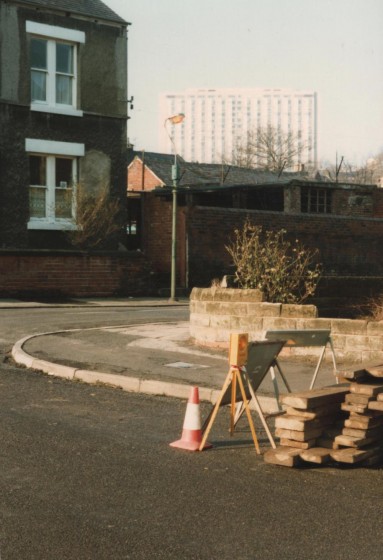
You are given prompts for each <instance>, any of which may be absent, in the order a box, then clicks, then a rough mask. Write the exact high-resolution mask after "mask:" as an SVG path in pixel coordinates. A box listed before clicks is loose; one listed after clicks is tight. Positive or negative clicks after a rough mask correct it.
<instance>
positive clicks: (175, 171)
mask: <svg viewBox="0 0 383 560" xmlns="http://www.w3.org/2000/svg"><path fill="white" fill-rule="evenodd" d="M184 118H185V115H184V114H183V113H179V114H178V115H174V116H173V117H169V118H168V119H166V120H165V124H164V127H165V130H166V132H167V134H168V136H169V139H170V141H171V143H172V146H173V150H174V164H173V165H172V184H173V188H172V255H171V272H170V300H169V301H177V298H176V276H177V266H176V256H177V186H178V180H179V167H178V162H177V149H176V145H175V143H174V140H173V138H172V137H171V135H170V134H169V131H168V129H167V127H166V125H167V123H171V124H173V125H175V124H180V123H182V122H183V120H184Z"/></svg>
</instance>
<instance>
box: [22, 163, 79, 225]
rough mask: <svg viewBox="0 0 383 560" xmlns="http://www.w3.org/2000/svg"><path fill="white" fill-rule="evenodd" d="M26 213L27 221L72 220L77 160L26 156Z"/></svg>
mask: <svg viewBox="0 0 383 560" xmlns="http://www.w3.org/2000/svg"><path fill="white" fill-rule="evenodd" d="M29 173H30V186H29V212H30V219H31V221H34V220H37V221H40V220H43V221H44V222H47V223H55V222H58V223H59V222H60V220H74V218H75V205H74V191H75V189H74V185H75V178H76V176H77V159H76V158H69V157H61V156H53V155H42V154H30V155H29Z"/></svg>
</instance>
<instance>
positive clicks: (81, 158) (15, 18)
mask: <svg viewBox="0 0 383 560" xmlns="http://www.w3.org/2000/svg"><path fill="white" fill-rule="evenodd" d="M128 25H129V24H128V23H127V22H125V21H124V20H123V19H122V18H120V17H119V16H118V15H117V14H115V13H114V12H113V11H112V10H110V9H109V8H108V7H107V6H106V5H105V4H104V3H103V2H101V1H100V0H92V1H89V0H17V1H16V0H2V1H1V3H0V61H1V66H0V72H1V74H0V202H1V204H0V293H1V294H13V293H21V292H28V291H29V292H39V291H40V292H44V291H45V292H47V293H48V292H51V293H71V294H73V293H75V292H76V291H77V293H81V294H83V293H98V292H100V293H109V292H108V290H110V289H112V291H113V290H118V289H119V288H121V278H118V277H117V276H118V274H117V275H116V274H115V273H113V270H116V269H119V268H121V267H122V269H124V266H125V265H123V264H122V263H121V262H115V263H114V264H113V262H112V261H113V258H112V256H111V255H109V256H107V255H104V256H103V257H102V258H101V257H100V255H98V256H97V257H96V256H95V255H93V256H92V255H87V257H86V258H85V256H84V255H83V254H82V255H79V254H77V253H76V252H75V251H72V252H71V251H70V249H71V246H70V243H69V242H68V237H67V235H66V232H67V231H68V230H73V229H75V228H76V227H77V225H76V204H75V192H76V186H77V185H78V184H81V185H82V188H84V190H85V192H87V193H93V194H94V193H97V192H98V191H99V190H100V189H101V188H104V187H107V188H108V189H109V195H110V197H111V199H114V200H117V201H119V204H120V208H121V212H120V213H119V217H118V220H119V221H120V222H121V232H123V228H124V224H125V221H126V193H125V182H126V165H127V157H126V153H127V142H126V138H127V132H126V129H127V119H128V115H127V98H128V96H127V26H128ZM121 239H124V238H123V237H122V236H121ZM119 240H120V238H119V236H116V237H114V238H113V239H111V240H110V243H109V245H108V244H107V246H109V248H110V249H114V248H117V246H118V241H119ZM106 242H108V240H106ZM100 258H101V260H100ZM92 259H93V260H92ZM108 263H109V264H108ZM134 266H136V265H134ZM113 267H114V269H113ZM53 268H54V269H55V272H54V273H53V272H51V271H52V270H53ZM96 269H97V270H98V272H97V273H96ZM101 270H105V271H104V273H103V274H104V275H107V276H108V278H106V277H105V278H104V277H103V276H102V274H101V272H100V271H101ZM111 274H114V277H113V279H111V278H110V275H111ZM121 274H125V275H126V273H122V272H121ZM81 278H82V279H83V283H82V285H81ZM71 282H72V283H73V285H71ZM96 283H98V286H99V287H98V288H97V286H96ZM103 283H104V285H105V286H106V285H113V288H105V292H104V291H103V290H104V289H103V288H102V289H101V288H100V286H101V285H102V284H103Z"/></svg>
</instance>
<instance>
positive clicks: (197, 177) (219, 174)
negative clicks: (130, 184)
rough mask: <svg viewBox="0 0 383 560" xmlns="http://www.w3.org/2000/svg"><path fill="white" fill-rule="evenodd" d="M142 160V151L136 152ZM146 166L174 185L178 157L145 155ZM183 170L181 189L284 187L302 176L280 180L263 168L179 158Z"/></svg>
mask: <svg viewBox="0 0 383 560" xmlns="http://www.w3.org/2000/svg"><path fill="white" fill-rule="evenodd" d="M135 154H136V156H137V157H139V158H140V159H142V152H135ZM144 159H145V165H146V166H147V167H148V168H150V169H151V170H152V171H153V173H155V174H156V175H157V177H159V178H160V179H161V180H162V181H163V182H164V183H165V185H168V186H171V185H172V176H171V170H172V164H173V163H174V156H173V155H170V154H159V153H154V152H144ZM178 163H179V168H180V181H179V187H193V188H198V187H200V188H204V187H207V186H217V187H219V186H224V187H227V186H236V185H244V186H245V185H256V184H263V185H264V184H267V183H273V184H284V183H288V182H289V181H291V180H292V179H295V178H297V177H301V175H300V174H297V173H283V174H282V175H281V177H278V175H277V174H276V173H272V172H270V171H264V170H262V169H247V168H245V167H237V166H230V165H226V164H224V165H221V164H217V163H194V162H193V163H191V162H186V161H184V160H183V159H182V158H178Z"/></svg>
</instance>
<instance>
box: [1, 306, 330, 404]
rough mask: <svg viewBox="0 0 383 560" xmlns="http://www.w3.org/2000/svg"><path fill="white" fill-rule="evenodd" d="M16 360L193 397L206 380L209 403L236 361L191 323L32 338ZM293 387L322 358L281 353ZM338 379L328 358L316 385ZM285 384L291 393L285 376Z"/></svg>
mask: <svg viewBox="0 0 383 560" xmlns="http://www.w3.org/2000/svg"><path fill="white" fill-rule="evenodd" d="M169 305H172V306H188V305H189V301H188V299H183V300H180V301H177V302H172V303H170V302H169V301H168V300H167V299H165V298H142V299H137V298H108V299H104V300H100V299H97V298H94V299H78V298H76V299H71V300H68V301H65V302H59V303H58V302H39V301H35V302H33V301H27V302H24V301H20V300H10V299H8V300H4V299H3V300H0V309H1V308H14V307H16V308H18V307H28V308H33V307H39V308H41V307H84V306H86V307H88V306H103V307H106V306H109V307H116V306H126V307H130V306H131V307H137V306H169ZM12 356H13V359H14V360H15V361H16V362H17V363H18V364H20V365H23V366H25V367H27V368H29V369H32V370H37V371H42V372H44V373H46V374H48V375H52V376H56V377H62V378H65V379H68V380H72V381H80V382H85V383H93V384H105V385H110V386H113V387H117V388H120V389H123V390H125V391H130V392H135V393H145V394H150V395H165V396H170V397H176V398H181V399H187V398H188V397H189V395H190V387H191V386H198V387H199V395H200V399H201V401H208V402H212V403H213V402H215V401H216V400H217V397H218V395H219V390H220V388H221V387H222V385H223V383H224V380H225V378H226V375H227V373H228V369H229V364H228V356H227V351H225V350H222V349H209V348H206V347H201V346H197V345H195V344H194V343H193V341H192V340H191V339H190V334H189V323H188V322H187V321H174V322H169V321H168V322H161V323H147V324H137V325H121V326H114V327H102V328H87V329H71V330H65V331H56V332H48V333H40V334H34V335H32V336H27V337H25V338H23V339H21V340H19V341H17V342H16V343H15V345H14V346H13V349H12ZM279 362H280V365H281V368H282V370H283V372H284V374H285V376H286V379H287V380H288V383H289V385H290V388H291V390H292V391H302V390H308V389H309V386H310V382H311V379H312V376H313V373H314V370H315V366H316V362H315V360H312V359H311V360H310V359H308V358H294V359H292V358H289V359H287V358H282V357H281V358H279ZM334 383H335V377H334V372H333V368H332V363H331V362H330V361H329V362H327V361H325V362H323V364H322V366H321V368H320V370H319V373H318V377H317V381H316V384H315V388H319V387H324V386H328V385H333V384H334ZM277 387H278V391H280V392H281V393H283V392H286V388H285V386H284V383H283V380H282V379H281V377H280V376H279V375H278V374H277ZM257 394H258V397H259V401H260V404H261V406H262V408H263V409H264V411H265V412H267V413H268V412H275V411H276V410H278V404H277V399H276V395H275V385H274V384H273V381H272V379H271V374H269V373H268V374H267V375H266V377H265V378H264V380H263V381H262V384H261V385H260V387H259V389H258V391H257Z"/></svg>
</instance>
